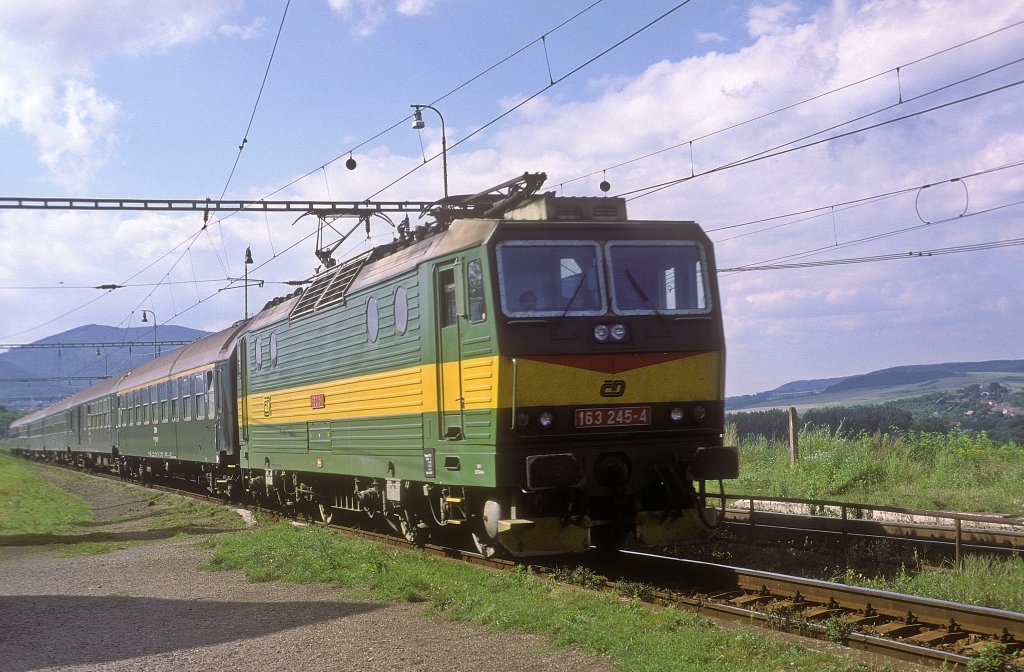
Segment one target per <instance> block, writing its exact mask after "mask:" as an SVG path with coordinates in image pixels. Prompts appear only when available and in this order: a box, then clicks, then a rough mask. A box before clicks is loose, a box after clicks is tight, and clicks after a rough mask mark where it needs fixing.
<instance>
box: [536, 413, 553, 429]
mask: <svg viewBox="0 0 1024 672" xmlns="http://www.w3.org/2000/svg"><path fill="white" fill-rule="evenodd" d="M537 424H538V425H540V426H541V429H551V428H552V427H554V426H555V414H554V413H552V412H551V411H544V412H542V413H541V414H540V415H538V416H537Z"/></svg>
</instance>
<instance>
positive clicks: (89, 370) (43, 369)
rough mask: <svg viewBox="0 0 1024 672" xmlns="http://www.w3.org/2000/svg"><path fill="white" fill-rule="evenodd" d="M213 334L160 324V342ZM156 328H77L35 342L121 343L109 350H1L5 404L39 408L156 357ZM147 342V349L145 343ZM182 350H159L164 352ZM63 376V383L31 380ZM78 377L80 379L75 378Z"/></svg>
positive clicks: (0, 389)
mask: <svg viewBox="0 0 1024 672" xmlns="http://www.w3.org/2000/svg"><path fill="white" fill-rule="evenodd" d="M208 333H209V332H206V331H200V330H198V329H190V328H188V327H179V326H176V325H173V324H167V325H163V324H161V325H158V326H157V328H156V340H157V341H160V342H162V341H194V340H196V339H197V338H202V337H203V336H206V335H207V334H208ZM153 334H154V331H153V328H152V327H148V326H146V327H133V328H130V329H121V328H119V327H110V326H105V325H101V324H90V325H86V326H84V327H77V328H75V329H71V330H69V331H65V332H63V333H60V334H55V335H53V336H48V337H46V338H43V339H40V340H38V341H36V342H35V344H54V345H56V344H71V343H117V344H120V345H118V346H109V347H91V348H83V347H67V348H60V347H57V348H45V349H44V348H39V349H36V348H12V349H10V350H7V351H5V352H0V406H5V407H7V408H12V409H35V408H39V407H40V406H42V405H45V404H47V403H50V402H52V401H55V400H57V399H62V398H64V397H66V396H68V395H70V394H74V393H75V392H77V391H79V390H82V389H84V388H86V387H88V386H89V385H92V384H93V383H95V382H97V381H98V380H100V379H101V378H103V377H106V376H112V375H114V374H117V373H120V372H121V371H125V370H127V369H129V368H131V367H133V366H138V365H139V364H142V363H143V362H146V361H149V360H151V359H153V357H154V354H155V353H154V352H153V346H152V345H151V344H152V342H153V340H154V339H153ZM140 343H145V345H140ZM177 347H180V346H163V347H158V350H159V352H160V354H163V353H164V352H169V351H170V350H173V349H174V348H177ZM40 378H60V379H61V380H58V381H40V380H30V379H40ZM72 379H77V380H72Z"/></svg>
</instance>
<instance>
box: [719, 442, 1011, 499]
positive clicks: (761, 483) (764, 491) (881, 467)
mask: <svg viewBox="0 0 1024 672" xmlns="http://www.w3.org/2000/svg"><path fill="white" fill-rule="evenodd" d="M729 440H730V437H729V436H728V434H727V437H726V441H727V442H728V441H729ZM732 442H733V443H732V445H736V442H735V437H733V438H732ZM799 446H800V461H799V462H798V463H797V464H796V465H790V463H789V447H788V444H786V443H784V442H780V441H768V440H765V439H763V438H761V439H759V440H751V441H745V442H743V443H741V444H740V446H739V448H740V478H739V479H738V480H736V481H732V482H730V483H729V490H730V491H732V492H737V493H741V494H747V495H764V496H773V497H801V498H808V499H833V500H839V501H849V502H859V503H865V504H881V505H888V506H900V507H905V508H925V509H942V510H953V511H964V512H986V511H987V512H996V513H1008V514H1014V515H1024V491H1022V489H1021V486H1020V484H1021V483H1024V447H1022V446H1020V445H1018V444H1015V443H1005V444H1000V443H997V442H994V441H992V440H991V439H990V438H988V436H987V435H985V434H981V435H978V436H972V435H969V434H966V433H964V432H960V431H952V432H950V433H948V434H931V433H922V432H906V433H892V434H874V435H867V434H860V435H857V436H853V437H844V436H842V435H833V434H832V433H831V432H829V431H828V430H827V429H814V430H809V431H808V430H805V431H801V432H800V437H799Z"/></svg>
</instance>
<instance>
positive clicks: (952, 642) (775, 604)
mask: <svg viewBox="0 0 1024 672" xmlns="http://www.w3.org/2000/svg"><path fill="white" fill-rule="evenodd" d="M620 553H622V554H625V555H627V556H633V557H637V558H642V559H643V561H644V562H648V563H658V564H660V563H671V564H668V565H667V567H671V568H672V569H673V570H674V571H669V572H659V575H661V576H663V577H664V578H663V580H660V581H659V582H660V583H663V584H665V585H668V584H669V583H670V582H671V581H672V580H673V579H676V580H678V578H679V575H680V574H682V575H684V576H686V577H687V578H688V580H689V579H690V578H692V577H699V580H698V583H699V585H697V586H696V590H690V591H687V590H686V589H684V588H682V587H680V586H674V587H671V588H663V589H662V591H661V593H660V595H659V601H666V600H667V601H668V602H669V603H678V602H682V603H685V604H688V605H690V606H693V607H696V608H698V609H699V610H701V611H708V612H711V613H714V614H718V615H721V616H723V617H727V618H731V619H735V618H742V619H751V618H753V619H755V620H758V621H761V622H764V623H766V624H769V625H771V624H777V623H778V622H779V620H780V617H779V614H783V617H782V618H783V620H785V619H786V618H792V616H791V615H792V614H797V615H799V616H800V617H801V618H802V619H803V620H804V621H805V623H804V624H803V625H804V626H805V627H807V626H809V627H810V628H811V629H816V630H818V631H824V629H825V626H824V625H823V622H824V621H825V620H827V619H828V618H830V617H837V618H841V619H843V620H844V621H845V622H847V623H848V624H849V625H850V626H851V628H852V630H851V632H850V633H849V634H848V635H847V636H846V640H847V643H848V644H851V645H853V646H855V647H856V648H859V649H863V650H866V651H874V652H878V653H884V654H885V655H890V656H893V655H894V656H897V657H899V658H902V659H906V660H922V659H923V660H928V661H930V662H932V663H936V662H937V663H942V664H947V665H962V666H966V664H967V662H968V661H969V660H970V659H969V657H968V656H967V653H966V652H968V651H975V652H976V651H977V650H979V649H980V647H981V646H983V645H984V643H985V642H997V643H1001V644H1005V645H1009V646H1010V647H1012V650H1015V651H1016V655H1018V656H1020V655H1022V653H1024V614H1022V613H1020V612H1014V611H1006V610H1002V609H993V608H991V607H981V606H975V605H968V604H961V603H957V602H949V601H946V600H937V599H933V598H928V597H917V596H913V595H906V594H903V593H896V592H892V591H885V590H878V589H874V588H864V587H860V586H851V585H847V584H841V583H835V582H832V581H821V580H817V579H806V578H802V577H796V576H790V575H785V574H778V573H775V572H764V571H759V570H751V569H745V568H741V567H732V566H728V565H719V564H714V563H708V562H702V561H696V560H686V559H681V558H666V557H663V556H653V555H650V554H647V553H640V552H636V551H620ZM709 585H710V586H714V587H715V588H714V589H713V590H708V586H709Z"/></svg>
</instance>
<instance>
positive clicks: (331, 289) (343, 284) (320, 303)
mask: <svg viewBox="0 0 1024 672" xmlns="http://www.w3.org/2000/svg"><path fill="white" fill-rule="evenodd" d="M370 254H372V251H370V252H366V253H364V254H362V255H360V256H358V257H356V258H354V259H350V260H348V261H346V262H345V263H344V264H342V266H341V268H339V269H338V272H337V273H335V274H334V278H333V280H332V282H331V284H330V285H329V286H328V287H327V289H326V290H325V291H324V292H323V295H322V296H321V297H320V298H319V299H318V300H317V302H316V309H317V310H320V309H321V308H326V307H328V306H333V305H336V304H339V303H343V302H344V301H345V292H347V291H348V288H349V285H351V284H352V281H353V280H355V277H356V275H358V274H359V270H360V269H361V268H362V267H363V264H365V263H366V261H367V259H369V258H370Z"/></svg>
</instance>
